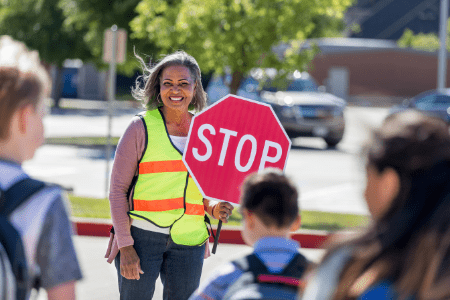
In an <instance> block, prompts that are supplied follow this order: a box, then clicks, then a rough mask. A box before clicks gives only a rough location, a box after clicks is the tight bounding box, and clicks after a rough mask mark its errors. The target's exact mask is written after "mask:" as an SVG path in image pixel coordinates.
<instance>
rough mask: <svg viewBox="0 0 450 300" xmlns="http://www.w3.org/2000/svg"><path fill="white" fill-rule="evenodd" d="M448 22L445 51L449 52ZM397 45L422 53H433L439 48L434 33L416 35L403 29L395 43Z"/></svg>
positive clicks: (449, 24)
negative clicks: (421, 51)
mask: <svg viewBox="0 0 450 300" xmlns="http://www.w3.org/2000/svg"><path fill="white" fill-rule="evenodd" d="M449 26H450V20H449V21H447V49H449V50H450V43H449V38H450V27H449ZM397 45H398V46H399V47H402V48H414V49H418V50H423V51H430V52H434V51H436V50H438V49H439V47H440V40H439V37H438V36H437V34H435V33H427V34H425V33H418V34H414V32H413V31H412V30H410V29H405V31H404V32H403V35H402V36H401V37H400V39H399V40H398V41H397Z"/></svg>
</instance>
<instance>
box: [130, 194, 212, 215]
mask: <svg viewBox="0 0 450 300" xmlns="http://www.w3.org/2000/svg"><path fill="white" fill-rule="evenodd" d="M133 201H134V210H136V211H167V210H172V209H180V208H184V205H183V198H174V199H165V200H151V201H147V200H137V199H134V200H133ZM186 214H187V215H203V214H205V209H204V207H203V204H190V203H186Z"/></svg>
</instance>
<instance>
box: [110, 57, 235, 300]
mask: <svg viewBox="0 0 450 300" xmlns="http://www.w3.org/2000/svg"><path fill="white" fill-rule="evenodd" d="M138 59H139V60H140V61H141V63H142V64H143V66H144V75H143V76H142V77H141V78H139V79H138V81H137V83H136V87H135V88H134V89H133V96H134V97H135V98H136V99H137V100H141V101H143V103H144V105H145V107H146V109H147V111H145V112H143V113H141V114H139V115H137V116H136V117H134V118H133V120H132V121H131V124H130V125H129V127H128V128H127V130H126V132H125V133H124V135H123V136H122V138H121V140H120V142H119V144H118V147H117V151H116V156H115V160H114V166H113V169H112V174H111V191H110V196H109V200H110V204H111V216H112V220H113V225H114V231H115V234H114V238H113V240H112V241H111V243H110V246H112V247H109V248H110V249H108V253H107V257H108V262H112V260H114V259H115V264H116V268H117V270H118V277H119V291H120V297H121V299H133V300H134V299H152V297H153V292H154V289H155V281H156V279H157V278H158V276H161V281H162V283H163V285H164V292H163V298H164V299H187V298H189V296H190V295H191V294H192V292H194V290H195V289H196V288H197V287H198V285H199V282H200V276H201V271H202V266H203V259H204V257H207V256H208V254H209V248H207V245H206V243H207V241H208V238H209V233H208V230H207V228H206V224H205V221H204V220H205V211H206V212H208V214H210V215H211V216H213V217H215V218H218V219H220V220H222V221H223V222H225V223H226V222H227V218H228V216H229V215H231V213H232V210H233V206H232V205H231V204H229V203H226V202H220V203H217V202H213V201H209V200H207V199H203V197H202V196H201V193H200V191H199V189H198V188H197V186H196V185H195V183H194V181H193V179H192V178H191V177H190V176H189V173H188V172H187V169H186V167H185V166H184V164H183V162H182V160H181V158H182V153H183V151H184V147H185V144H186V140H187V135H188V132H189V127H190V124H191V120H192V117H193V115H192V114H191V113H190V112H189V110H192V109H195V110H197V111H200V110H202V109H203V108H204V107H205V105H206V94H205V92H204V90H203V87H202V84H201V74H200V68H199V67H198V64H197V62H196V61H195V59H194V58H193V57H192V56H190V55H188V54H186V53H185V52H182V51H179V52H175V53H173V54H171V55H168V56H166V57H165V58H164V59H162V60H161V61H160V62H159V63H158V64H156V65H155V66H154V67H153V68H151V69H148V68H146V67H145V64H144V62H143V61H142V59H141V58H139V57H138ZM141 80H143V81H144V86H143V87H142V85H141ZM111 248H112V249H111ZM116 254H117V255H116Z"/></svg>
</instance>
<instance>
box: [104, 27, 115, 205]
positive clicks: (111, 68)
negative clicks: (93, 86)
mask: <svg viewBox="0 0 450 300" xmlns="http://www.w3.org/2000/svg"><path fill="white" fill-rule="evenodd" d="M111 31H112V46H111V53H112V55H111V62H110V64H109V86H108V88H109V93H108V94H109V97H108V136H107V138H106V174H105V198H108V190H109V161H110V158H111V153H112V149H111V148H112V147H111V123H112V113H113V102H114V98H115V97H114V96H115V91H116V52H117V51H116V47H117V25H113V26H112V27H111Z"/></svg>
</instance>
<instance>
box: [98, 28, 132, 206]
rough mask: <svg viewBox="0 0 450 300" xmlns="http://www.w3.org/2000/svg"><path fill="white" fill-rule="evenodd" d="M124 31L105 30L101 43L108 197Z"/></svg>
mask: <svg viewBox="0 0 450 300" xmlns="http://www.w3.org/2000/svg"><path fill="white" fill-rule="evenodd" d="M126 39H127V35H126V31H125V30H124V29H118V28H117V25H113V26H111V29H108V30H106V31H105V39H104V45H103V60H104V61H105V62H107V63H109V83H108V134H107V138H106V155H105V156H106V173H105V198H108V191H109V177H110V176H109V174H110V170H109V169H110V167H109V165H110V160H111V156H112V145H111V127H112V115H113V110H114V107H113V105H114V100H115V97H116V64H117V63H123V62H124V61H125V53H126Z"/></svg>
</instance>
